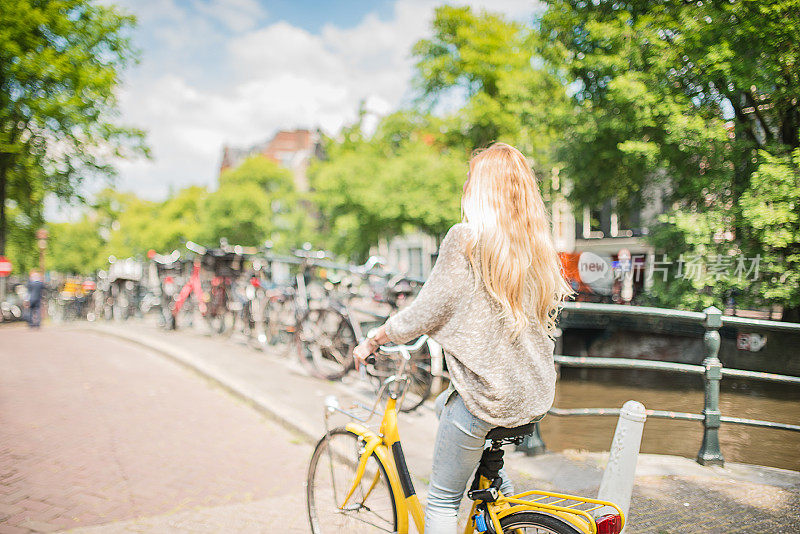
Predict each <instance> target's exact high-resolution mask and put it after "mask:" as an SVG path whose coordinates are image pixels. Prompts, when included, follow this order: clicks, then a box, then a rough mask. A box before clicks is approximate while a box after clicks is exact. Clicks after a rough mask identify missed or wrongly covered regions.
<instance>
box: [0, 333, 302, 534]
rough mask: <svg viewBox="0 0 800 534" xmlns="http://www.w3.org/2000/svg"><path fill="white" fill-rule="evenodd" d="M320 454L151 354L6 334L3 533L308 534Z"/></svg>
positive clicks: (0, 486) (96, 339) (2, 362)
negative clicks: (310, 482)
mask: <svg viewBox="0 0 800 534" xmlns="http://www.w3.org/2000/svg"><path fill="white" fill-rule="evenodd" d="M310 454H311V447H310V446H309V445H308V443H307V442H306V440H304V439H303V438H301V437H299V436H297V435H295V434H294V433H292V432H290V431H287V430H286V429H285V428H283V427H281V426H280V425H277V424H275V423H274V422H272V421H269V420H265V418H264V417H261V416H260V415H259V414H258V413H257V412H255V411H253V410H252V409H251V408H250V407H249V406H248V405H246V404H244V403H242V402H239V401H237V399H235V398H232V397H231V395H229V394H228V393H226V392H225V391H223V390H221V389H220V388H219V387H218V386H217V385H216V383H214V382H211V381H205V380H202V379H200V378H198V377H197V376H195V375H193V374H192V373H190V372H187V371H186V369H184V368H183V367H182V366H180V365H177V364H176V363H174V362H173V361H171V360H170V359H168V358H164V357H163V355H160V354H157V353H154V351H152V350H150V349H146V348H143V347H140V346H136V345H133V344H131V343H129V342H127V341H124V340H120V339H117V338H114V337H110V336H107V335H102V334H100V333H98V332H90V331H88V332H87V331H85V330H74V329H73V330H67V329H64V328H60V327H49V326H48V327H46V328H43V329H42V330H29V329H28V328H17V327H13V326H12V327H11V328H5V327H3V328H0V533H2V534H16V533H21V534H23V533H30V532H53V531H61V530H64V529H70V528H84V527H88V526H90V525H100V526H97V527H91V529H90V530H91V531H92V532H141V531H147V532H157V533H161V532H207V533H218V532H274V531H275V528H274V525H275V524H277V523H278V521H281V520H288V521H283V522H282V523H281V524H282V525H284V527H285V530H283V532H296V533H302V532H307V529H308V526H307V521H306V518H305V515H304V514H303V513H302V510H303V507H304V503H305V499H304V497H303V484H304V482H305V470H306V468H307V465H308V457H309V455H310ZM286 509H290V510H298V512H297V513H292V514H290V515H289V516H288V517H287V516H286V515H285V514H284V513H283V512H284V510H286ZM287 523H288V524H287Z"/></svg>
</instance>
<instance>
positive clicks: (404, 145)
mask: <svg viewBox="0 0 800 534" xmlns="http://www.w3.org/2000/svg"><path fill="white" fill-rule="evenodd" d="M439 123H440V121H439V120H437V119H435V118H433V117H430V116H426V115H420V114H415V113H413V112H398V113H395V114H392V115H389V116H388V117H385V118H384V119H383V120H382V121H381V123H380V124H379V126H378V128H377V131H376V132H375V134H374V135H373V136H372V137H370V138H369V139H365V138H364V136H363V134H362V133H361V131H360V128H359V127H358V125H356V126H355V127H353V128H350V129H349V130H348V131H346V132H345V136H344V138H345V139H346V141H345V142H344V143H341V144H336V143H332V144H333V146H330V147H329V148H328V154H329V156H330V159H329V160H328V161H325V162H322V163H320V164H318V165H317V166H316V167H315V168H314V169H313V172H312V182H311V183H312V186H313V187H314V189H315V201H316V203H317V205H318V207H319V210H320V213H321V215H322V219H323V221H324V228H323V230H324V232H323V233H325V234H326V235H327V236H328V239H329V242H328V245H329V246H331V247H332V248H333V249H334V250H335V251H336V252H339V253H342V254H344V255H347V256H350V257H352V258H353V259H359V260H360V259H363V258H364V256H366V254H367V252H368V251H369V248H370V246H372V245H374V244H375V243H377V242H378V240H379V239H381V238H389V237H392V236H394V235H398V234H402V233H405V232H407V231H409V230H421V231H424V232H427V233H429V234H432V235H441V234H444V233H445V232H446V231H447V229H448V228H449V227H450V226H451V225H452V224H454V223H455V222H458V220H459V218H460V208H459V199H460V192H461V187H462V186H463V184H464V181H465V179H466V174H467V159H466V155H464V154H463V152H462V151H461V150H451V149H448V148H447V147H446V146H445V145H444V144H443V143H442V139H443V134H442V133H441V132H440V131H439V130H437V129H436V127H435V126H436V125H438V124H439Z"/></svg>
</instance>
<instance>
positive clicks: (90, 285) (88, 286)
mask: <svg viewBox="0 0 800 534" xmlns="http://www.w3.org/2000/svg"><path fill="white" fill-rule="evenodd" d="M81 287H83V290H84V291H94V290H95V289H97V284H95V283H94V280H85V281H84V282H83V284H82V285H81Z"/></svg>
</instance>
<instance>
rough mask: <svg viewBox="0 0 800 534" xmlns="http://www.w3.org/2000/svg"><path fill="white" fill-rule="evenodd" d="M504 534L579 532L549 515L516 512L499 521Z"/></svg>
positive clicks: (566, 533) (574, 533) (573, 533)
mask: <svg viewBox="0 0 800 534" xmlns="http://www.w3.org/2000/svg"><path fill="white" fill-rule="evenodd" d="M500 526H501V527H503V533H504V534H581V533H580V531H579V530H577V529H575V528H574V527H572V526H570V525H568V524H567V523H565V522H564V521H562V520H560V519H558V518H557V517H553V516H551V515H547V514H542V513H539V512H517V513H514V514H511V515H508V516H506V517H504V518H503V519H501V520H500Z"/></svg>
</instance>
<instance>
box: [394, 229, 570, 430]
mask: <svg viewBox="0 0 800 534" xmlns="http://www.w3.org/2000/svg"><path fill="white" fill-rule="evenodd" d="M470 232H472V230H471V229H470V228H469V227H468V226H467V225H466V224H463V223H462V224H456V225H455V226H453V227H452V228H451V229H450V231H449V232H447V236H445V238H444V240H443V241H442V244H441V247H440V248H439V258H438V259H437V260H436V265H435V266H434V267H433V271H432V272H431V275H430V278H428V280H427V282H426V283H425V285H424V286H423V287H422V290H421V291H420V292H419V295H418V296H417V298H416V299H414V301H413V302H412V303H411V304H410V305H409V306H408V307H406V308H405V309H404V310H402V311H400V312H399V313H397V314H396V315H394V316H393V317H391V318H390V319H389V320H388V322H387V323H386V334H387V336H388V337H389V340H390V341H392V342H393V343H406V342H408V341H410V340H412V339H415V338H416V337H418V336H420V335H422V334H429V335H430V336H431V337H432V338H433V339H434V340H436V341H437V342H438V343H439V344H441V345H442V348H443V349H444V351H445V359H446V361H447V369H448V370H449V372H450V377H451V380H452V382H453V386H454V387H455V389H456V390H457V391H458V393H459V395H461V397H462V398H463V400H464V404H465V405H466V407H467V409H468V410H469V411H470V413H472V414H473V415H474V416H476V417H478V418H479V419H482V420H484V421H486V422H488V423H491V424H494V425H497V426H505V427H514V426H519V425H524V424H526V423H528V422H530V421H531V420H532V419H534V418H535V417H536V416H539V415H542V414H544V413H545V412H546V411H547V410H548V409H549V408H550V406H552V404H553V397H554V395H555V382H556V372H555V365H554V363H553V348H554V343H553V341H552V340H551V339H550V338H549V337H548V336H547V334H546V333H545V332H544V329H543V328H541V327H540V326H539V323H538V322H537V321H536V320H535V319H533V318H532V320H531V326H530V327H529V328H528V329H527V330H526V331H524V332H522V334H521V335H520V336H519V337H517V338H516V339H515V338H513V337H512V336H511V334H510V333H509V330H508V328H507V327H506V326H505V324H504V320H503V319H502V317H501V312H500V306H499V304H498V303H497V302H496V301H495V300H494V299H493V298H492V297H491V295H490V294H489V292H488V291H487V290H486V288H485V286H484V285H483V283H479V284H476V283H475V276H476V273H474V272H473V269H472V265H471V264H470V262H469V259H468V258H467V255H466V249H465V247H466V243H467V238H468V237H469V236H470ZM476 259H477V258H476ZM478 276H479V274H478Z"/></svg>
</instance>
